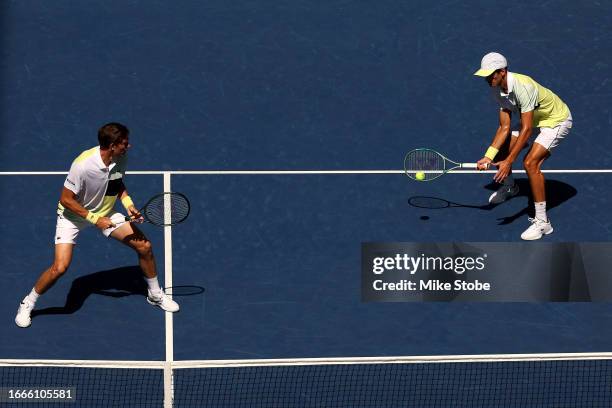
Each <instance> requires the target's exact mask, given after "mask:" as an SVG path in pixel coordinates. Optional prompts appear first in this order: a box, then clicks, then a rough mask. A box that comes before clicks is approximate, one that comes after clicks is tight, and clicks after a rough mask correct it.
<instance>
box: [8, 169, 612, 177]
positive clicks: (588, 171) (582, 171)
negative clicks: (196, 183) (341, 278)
mask: <svg viewBox="0 0 612 408" xmlns="http://www.w3.org/2000/svg"><path fill="white" fill-rule="evenodd" d="M512 172H513V173H519V174H524V173H525V170H512ZM483 173H488V174H495V170H486V171H480V170H451V171H450V172H449V174H483ZM542 173H550V174H610V173H612V169H550V170H542ZM66 174H68V172H67V171H3V172H0V176H56V175H66ZM127 174H137V175H165V174H169V175H195V176H197V175H209V176H223V175H228V176H232V175H245V176H263V175H279V176H282V175H309V174H315V175H316V174H330V175H333V174H365V175H368V174H404V171H403V170H174V171H163V170H153V171H138V170H136V171H128V172H127Z"/></svg>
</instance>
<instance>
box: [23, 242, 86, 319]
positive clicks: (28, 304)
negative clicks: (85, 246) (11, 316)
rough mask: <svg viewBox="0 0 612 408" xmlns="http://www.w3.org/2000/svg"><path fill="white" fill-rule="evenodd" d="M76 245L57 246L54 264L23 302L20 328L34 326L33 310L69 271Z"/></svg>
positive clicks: (44, 272)
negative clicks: (37, 302) (39, 298)
mask: <svg viewBox="0 0 612 408" xmlns="http://www.w3.org/2000/svg"><path fill="white" fill-rule="evenodd" d="M73 248H74V244H56V245H55V255H54V259H53V264H52V265H51V266H50V267H48V268H47V269H46V270H45V271H43V273H42V274H41V275H40V277H39V278H38V281H36V284H35V285H34V288H32V291H31V292H30V293H29V294H28V295H27V296H26V297H25V298H23V300H22V301H21V304H20V305H19V309H18V310H17V315H16V316H15V324H17V326H19V327H28V326H30V325H31V324H32V317H31V314H32V310H34V306H35V305H36V301H37V300H38V296H40V295H42V294H43V293H45V292H46V291H47V290H49V289H50V288H51V287H52V286H53V285H54V284H55V282H57V281H58V279H59V278H60V277H62V275H63V274H64V273H66V271H67V270H68V267H69V266H70V262H71V261H72V251H73Z"/></svg>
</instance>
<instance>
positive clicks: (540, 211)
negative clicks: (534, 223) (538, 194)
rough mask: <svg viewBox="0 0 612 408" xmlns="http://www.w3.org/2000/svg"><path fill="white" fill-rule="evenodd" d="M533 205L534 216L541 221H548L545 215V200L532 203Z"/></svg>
mask: <svg viewBox="0 0 612 408" xmlns="http://www.w3.org/2000/svg"><path fill="white" fill-rule="evenodd" d="M534 205H535V216H536V218H537V219H539V220H542V221H548V217H547V216H546V201H542V202H539V203H534Z"/></svg>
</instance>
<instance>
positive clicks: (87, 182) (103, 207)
mask: <svg viewBox="0 0 612 408" xmlns="http://www.w3.org/2000/svg"><path fill="white" fill-rule="evenodd" d="M126 162H127V160H126V156H125V155H124V156H123V157H121V158H120V159H119V160H117V162H113V163H111V164H110V165H109V166H108V167H107V166H106V165H105V164H104V162H103V161H102V156H100V147H99V146H96V147H92V148H91V149H88V150H85V151H84V152H82V153H81V154H80V155H79V156H78V157H77V158H76V159H74V161H73V162H72V166H70V171H69V172H68V177H66V181H65V182H64V187H66V188H67V189H68V190H70V191H72V192H73V193H74V194H75V195H76V199H77V201H78V202H79V204H81V205H82V206H83V207H85V209H87V210H88V211H91V212H92V213H94V214H97V215H99V216H101V217H104V216H106V215H108V214H109V213H110V212H111V211H112V209H113V207H114V205H115V201H116V200H117V194H118V193H119V191H120V187H121V185H122V183H123V175H124V174H125V167H126ZM58 213H60V214H64V216H66V217H67V218H74V217H78V216H77V215H76V214H73V213H72V212H70V211H69V210H68V209H65V208H64V206H62V205H61V204H59V205H58ZM78 218H80V217H78Z"/></svg>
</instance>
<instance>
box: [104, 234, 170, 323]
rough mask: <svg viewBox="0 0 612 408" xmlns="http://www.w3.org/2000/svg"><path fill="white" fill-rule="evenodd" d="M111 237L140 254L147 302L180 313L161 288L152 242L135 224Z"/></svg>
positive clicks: (139, 260) (139, 258) (139, 261)
mask: <svg viewBox="0 0 612 408" xmlns="http://www.w3.org/2000/svg"><path fill="white" fill-rule="evenodd" d="M111 237H113V238H114V239H116V240H118V241H120V242H121V243H123V244H125V245H127V246H128V247H130V248H132V249H133V250H134V251H136V253H137V254H138V263H139V264H140V268H141V269H142V273H143V274H144V276H145V280H146V281H147V286H148V287H149V289H148V296H147V301H148V302H149V303H150V304H152V305H156V306H159V307H160V308H162V309H163V310H165V311H167V312H178V310H179V305H178V304H177V303H176V302H175V301H174V300H172V299H171V298H170V297H168V296H167V295H166V294H165V293H164V291H163V289H162V288H161V287H160V286H159V281H158V280H157V268H156V265H155V256H154V255H153V246H152V244H151V241H149V239H148V238H147V237H146V235H145V234H144V233H143V232H142V231H140V229H139V228H138V227H137V226H136V225H134V223H130V222H127V223H125V224H123V225H121V226H120V227H119V228H117V229H116V230H115V231H113V232H112V234H111Z"/></svg>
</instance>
